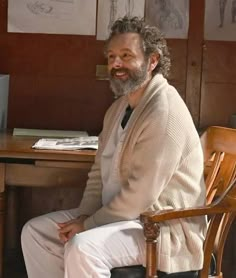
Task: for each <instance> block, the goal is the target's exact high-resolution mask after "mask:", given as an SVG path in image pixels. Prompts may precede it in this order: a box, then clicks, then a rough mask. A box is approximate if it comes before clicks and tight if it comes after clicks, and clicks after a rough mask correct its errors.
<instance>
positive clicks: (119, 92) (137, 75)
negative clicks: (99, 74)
mask: <svg viewBox="0 0 236 278" xmlns="http://www.w3.org/2000/svg"><path fill="white" fill-rule="evenodd" d="M147 68H148V62H146V61H144V62H143V64H142V65H141V67H140V68H139V69H135V70H129V69H126V68H119V69H114V68H113V69H111V71H110V73H109V79H110V88H111V90H112V91H113V93H114V94H115V97H120V96H124V95H128V94H129V93H132V92H134V91H136V90H138V89H139V88H141V87H142V85H143V84H144V82H145V81H146V80H147ZM119 71H120V72H121V71H122V72H125V73H126V74H127V75H128V78H127V79H126V80H121V79H117V78H115V74H116V72H119Z"/></svg>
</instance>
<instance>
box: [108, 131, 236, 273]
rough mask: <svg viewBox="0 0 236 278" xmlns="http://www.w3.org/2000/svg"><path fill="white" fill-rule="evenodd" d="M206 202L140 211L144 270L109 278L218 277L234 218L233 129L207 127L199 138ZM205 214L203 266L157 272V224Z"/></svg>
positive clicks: (235, 143) (235, 149)
mask: <svg viewBox="0 0 236 278" xmlns="http://www.w3.org/2000/svg"><path fill="white" fill-rule="evenodd" d="M201 143H202V147H203V151H204V163H205V167H204V174H205V181H206V193H207V196H206V198H207V203H206V205H205V206H203V207H192V208H186V209H173V210H167V211H153V212H144V213H142V214H141V216H140V219H141V222H142V223H143V225H144V236H145V238H146V248H147V250H146V254H147V258H146V260H147V261H146V265H147V267H146V269H145V268H144V267H142V266H131V267H121V268H115V269H113V270H112V271H111V273H112V275H111V277H112V278H120V277H126V278H144V277H146V278H147V277H149V278H154V277H158V278H184V277H186V278H194V277H195V278H208V277H212V278H213V277H214V278H222V277H223V273H222V270H221V264H222V257H223V251H224V245H225V241H226V238H227V235H228V232H229V229H230V226H231V224H232V222H233V220H234V217H235V215H236V181H235V176H236V129H230V128H224V127H217V126H213V127H209V128H208V129H207V130H206V132H204V133H203V135H202V136H201ZM200 215H207V216H208V217H209V224H208V230H207V235H206V239H205V242H204V265H203V268H202V270H200V271H198V272H196V271H195V272H186V273H172V274H163V273H161V272H157V271H156V270H157V269H158V266H157V264H156V262H157V252H156V243H157V241H158V235H159V229H160V228H159V225H158V223H160V222H163V221H166V220H172V219H177V218H185V217H194V216H200Z"/></svg>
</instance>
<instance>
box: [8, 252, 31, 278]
mask: <svg viewBox="0 0 236 278" xmlns="http://www.w3.org/2000/svg"><path fill="white" fill-rule="evenodd" d="M3 278H27V274H26V270H25V266H24V261H23V258H22V257H21V256H16V257H14V258H13V259H9V258H8V259H7V260H6V261H5V262H4V273H3Z"/></svg>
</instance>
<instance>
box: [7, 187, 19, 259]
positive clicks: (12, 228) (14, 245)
mask: <svg viewBox="0 0 236 278" xmlns="http://www.w3.org/2000/svg"><path fill="white" fill-rule="evenodd" d="M18 194H19V188H17V187H16V186H8V187H7V214H6V221H5V222H6V224H5V226H6V230H5V232H6V234H7V237H6V240H5V253H6V256H7V258H8V259H9V260H11V259H14V258H16V256H17V254H18V251H19V248H20V244H19V242H20V239H19V226H18V211H19V198H18Z"/></svg>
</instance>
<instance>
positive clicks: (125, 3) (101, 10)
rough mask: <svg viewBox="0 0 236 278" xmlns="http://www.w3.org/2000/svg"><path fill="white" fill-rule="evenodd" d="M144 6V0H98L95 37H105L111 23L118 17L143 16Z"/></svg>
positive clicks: (100, 38) (103, 38)
mask: <svg viewBox="0 0 236 278" xmlns="http://www.w3.org/2000/svg"><path fill="white" fill-rule="evenodd" d="M144 7H145V0H98V19H97V39H98V40H105V39H107V37H108V34H109V30H110V27H111V25H112V24H113V22H114V21H115V20H116V19H117V18H119V17H123V16H125V15H128V16H138V17H144Z"/></svg>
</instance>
